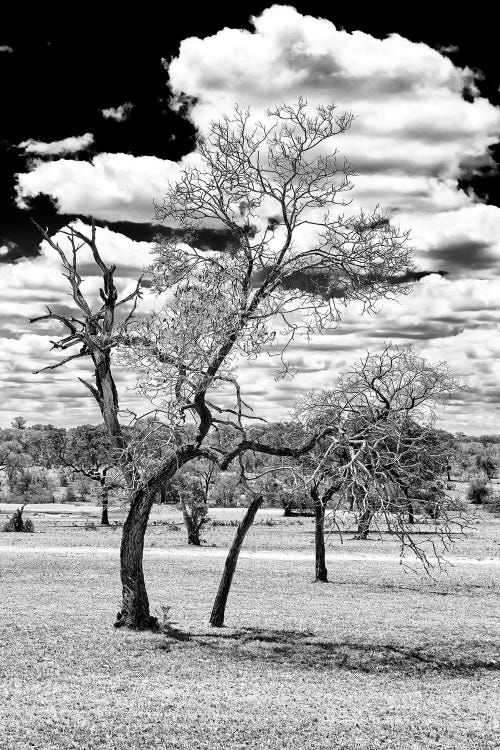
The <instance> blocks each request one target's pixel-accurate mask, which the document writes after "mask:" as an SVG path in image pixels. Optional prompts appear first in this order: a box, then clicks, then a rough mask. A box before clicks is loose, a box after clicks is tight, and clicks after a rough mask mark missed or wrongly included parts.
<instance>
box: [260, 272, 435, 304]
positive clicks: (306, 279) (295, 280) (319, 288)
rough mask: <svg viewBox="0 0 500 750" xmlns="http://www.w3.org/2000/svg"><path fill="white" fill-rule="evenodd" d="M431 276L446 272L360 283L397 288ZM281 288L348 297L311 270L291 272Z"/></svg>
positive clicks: (330, 278)
mask: <svg viewBox="0 0 500 750" xmlns="http://www.w3.org/2000/svg"><path fill="white" fill-rule="evenodd" d="M267 273H269V269H264V270H262V271H259V272H258V273H256V274H254V276H253V277H252V283H253V284H254V285H255V286H257V285H258V284H260V283H262V281H263V280H264V279H265V277H266V274H267ZM432 274H437V275H439V276H446V275H447V271H414V270H408V271H406V273H404V274H401V275H394V276H386V277H380V276H377V277H375V276H371V275H370V274H367V275H366V276H365V277H364V279H363V280H362V282H361V283H364V285H365V286H366V287H369V286H370V285H371V284H373V283H377V284H380V283H384V282H385V283H386V284H388V285H389V286H399V285H405V284H413V283H416V282H418V281H420V280H421V279H423V278H425V277H426V276H430V275H432ZM282 286H283V288H284V289H287V290H296V291H300V292H304V293H306V294H313V295H316V296H318V297H322V298H323V299H345V298H346V297H347V296H348V290H347V288H346V287H343V286H341V285H340V284H338V281H337V280H336V278H335V277H334V275H333V274H329V273H327V272H326V271H323V270H316V269H311V270H305V271H293V272H292V273H290V274H288V275H287V276H285V278H284V279H283V281H282Z"/></svg>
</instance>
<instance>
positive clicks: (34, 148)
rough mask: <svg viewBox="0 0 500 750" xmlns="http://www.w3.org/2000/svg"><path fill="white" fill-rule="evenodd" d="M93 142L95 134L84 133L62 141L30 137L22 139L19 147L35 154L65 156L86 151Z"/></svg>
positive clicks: (27, 152)
mask: <svg viewBox="0 0 500 750" xmlns="http://www.w3.org/2000/svg"><path fill="white" fill-rule="evenodd" d="M93 142H94V136H93V135H92V133H84V134H83V135H72V136H69V137H68V138H63V139H62V140H61V141H52V142H51V143H44V142H43V141H35V140H33V139H32V138H29V139H28V140H27V141H22V143H20V144H19V146H18V148H23V149H24V152H25V153H26V154H32V155H34V156H42V157H43V156H64V155H65V154H76V153H78V151H84V150H85V149H87V148H89V146H91V145H92V144H93Z"/></svg>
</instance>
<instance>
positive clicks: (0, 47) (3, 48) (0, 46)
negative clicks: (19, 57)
mask: <svg viewBox="0 0 500 750" xmlns="http://www.w3.org/2000/svg"><path fill="white" fill-rule="evenodd" d="M0 52H6V53H7V54H9V55H11V54H12V53H13V52H14V50H13V49H12V47H9V45H8V44H0Z"/></svg>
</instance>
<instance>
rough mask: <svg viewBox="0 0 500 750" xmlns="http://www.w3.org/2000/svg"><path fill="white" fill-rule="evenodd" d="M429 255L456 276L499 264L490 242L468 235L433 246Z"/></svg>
mask: <svg viewBox="0 0 500 750" xmlns="http://www.w3.org/2000/svg"><path fill="white" fill-rule="evenodd" d="M427 255H428V256H429V257H430V258H432V259H433V260H435V261H436V262H437V263H439V264H442V265H445V266H446V268H447V269H448V271H449V272H450V273H451V274H452V275H454V276H456V275H459V276H462V275H464V274H468V275H470V273H471V272H474V271H478V272H480V271H485V270H487V269H490V268H492V267H493V266H496V265H498V257H497V256H495V254H494V253H493V252H492V249H491V245H490V243H489V242H486V241H484V240H473V239H470V238H468V237H457V238H456V239H454V240H451V241H450V242H447V243H445V244H442V245H439V246H438V247H435V248H432V249H431V250H429V251H428V252H427Z"/></svg>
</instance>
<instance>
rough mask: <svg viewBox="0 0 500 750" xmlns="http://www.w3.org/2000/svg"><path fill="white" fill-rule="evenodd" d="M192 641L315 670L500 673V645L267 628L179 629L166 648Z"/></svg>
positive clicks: (228, 653)
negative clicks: (330, 636) (347, 637)
mask: <svg viewBox="0 0 500 750" xmlns="http://www.w3.org/2000/svg"><path fill="white" fill-rule="evenodd" d="M179 640H181V641H189V644H190V646H191V647H195V646H197V647H201V648H202V649H203V648H206V649H209V650H210V651H211V652H216V653H217V654H219V655H220V656H221V657H222V656H223V657H224V658H226V659H227V658H228V657H229V658H231V657H232V658H234V659H242V660H250V661H262V662H266V663H269V662H273V661H274V662H276V663H280V664H282V665H283V664H284V665H286V664H289V665H290V666H299V667H306V668H316V669H319V670H321V669H332V668H336V669H345V670H348V671H355V672H363V673H378V672H398V673H400V674H406V675H411V674H422V673H428V674H443V675H447V676H456V677H460V676H465V675H471V674H473V673H475V672H478V671H480V670H486V671H500V653H499V651H498V647H497V644H494V643H492V642H490V641H483V642H480V641H478V642H464V643H461V644H456V643H450V642H447V643H443V644H442V645H433V644H420V645H416V646H414V647H409V646H403V645H399V644H396V643H375V642H369V643H361V642H353V641H328V640H324V639H322V638H321V637H319V636H315V635H314V633H313V632H312V631H307V630H304V631H299V630H269V629H264V628H262V629H261V628H242V629H238V630H230V629H227V630H226V629H221V630H213V631H205V632H203V633H194V632H193V633H189V632H183V631H180V630H178V629H176V630H175V633H174V632H170V633H169V634H166V641H163V642H162V643H158V645H157V648H165V646H166V644H171V645H174V644H173V641H179Z"/></svg>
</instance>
